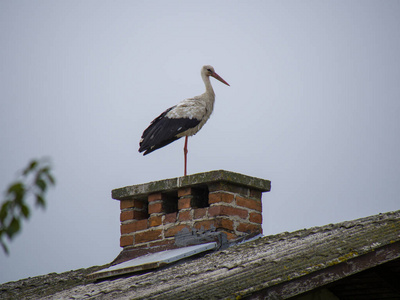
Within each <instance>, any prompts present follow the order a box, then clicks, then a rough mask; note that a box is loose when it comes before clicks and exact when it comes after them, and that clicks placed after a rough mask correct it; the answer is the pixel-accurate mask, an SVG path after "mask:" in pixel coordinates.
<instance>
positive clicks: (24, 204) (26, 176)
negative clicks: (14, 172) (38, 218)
mask: <svg viewBox="0 0 400 300" xmlns="http://www.w3.org/2000/svg"><path fill="white" fill-rule="evenodd" d="M54 184H55V180H54V177H53V175H52V174H51V167H50V165H49V163H48V162H46V161H44V160H32V161H31V162H30V163H29V165H28V166H27V167H26V168H25V169H24V170H23V171H22V175H21V176H20V178H19V179H18V180H16V181H15V182H13V183H11V184H10V185H9V187H8V189H7V190H6V192H5V199H4V201H3V202H2V204H1V207H0V244H1V246H2V247H3V250H4V252H5V253H7V254H8V253H9V251H8V247H7V243H6V240H5V237H7V238H8V240H11V239H12V238H14V236H15V235H16V234H17V233H18V232H19V231H20V230H21V223H22V220H23V219H29V217H30V215H31V207H30V206H29V204H28V199H29V198H30V197H32V198H33V199H34V201H35V205H36V206H37V207H41V208H45V207H46V199H45V194H46V191H47V189H48V187H49V186H52V185H54Z"/></svg>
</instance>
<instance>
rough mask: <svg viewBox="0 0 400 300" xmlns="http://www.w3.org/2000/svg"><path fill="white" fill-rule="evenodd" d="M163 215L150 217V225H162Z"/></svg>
mask: <svg viewBox="0 0 400 300" xmlns="http://www.w3.org/2000/svg"><path fill="white" fill-rule="evenodd" d="M161 219H162V216H151V217H150V218H149V226H150V227H154V226H160V225H161V224H162V220H161Z"/></svg>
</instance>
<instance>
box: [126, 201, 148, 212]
mask: <svg viewBox="0 0 400 300" xmlns="http://www.w3.org/2000/svg"><path fill="white" fill-rule="evenodd" d="M143 206H144V202H143V201H141V200H121V203H120V207H121V210H122V209H127V208H133V207H135V208H138V209H142V208H143Z"/></svg>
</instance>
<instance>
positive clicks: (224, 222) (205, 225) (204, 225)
mask: <svg viewBox="0 0 400 300" xmlns="http://www.w3.org/2000/svg"><path fill="white" fill-rule="evenodd" d="M193 227H194V228H196V229H197V230H200V229H204V230H210V229H211V228H212V227H214V228H223V229H227V230H232V231H233V221H232V220H229V219H218V220H215V219H214V220H204V221H198V222H196V223H195V224H194V226H193Z"/></svg>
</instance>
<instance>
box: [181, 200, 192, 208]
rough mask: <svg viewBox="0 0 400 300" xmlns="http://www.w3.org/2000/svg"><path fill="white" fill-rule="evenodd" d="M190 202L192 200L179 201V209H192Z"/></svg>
mask: <svg viewBox="0 0 400 300" xmlns="http://www.w3.org/2000/svg"><path fill="white" fill-rule="evenodd" d="M190 200H192V198H182V199H179V200H178V209H179V210H181V209H184V208H190Z"/></svg>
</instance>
